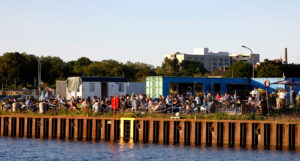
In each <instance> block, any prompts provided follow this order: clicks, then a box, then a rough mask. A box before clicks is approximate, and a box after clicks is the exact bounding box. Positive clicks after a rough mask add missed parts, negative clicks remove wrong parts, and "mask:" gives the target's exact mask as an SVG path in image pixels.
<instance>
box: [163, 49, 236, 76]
mask: <svg viewBox="0 0 300 161" xmlns="http://www.w3.org/2000/svg"><path fill="white" fill-rule="evenodd" d="M164 58H169V59H175V58H177V59H178V61H179V63H180V62H182V61H183V60H194V61H198V62H201V63H202V64H203V66H204V67H205V68H206V70H208V71H210V72H211V71H213V70H214V69H217V68H219V67H228V66H230V65H231V62H230V57H229V52H217V53H214V52H209V49H208V48H195V49H194V50H193V53H192V54H185V53H180V52H176V53H173V54H169V55H165V56H164Z"/></svg>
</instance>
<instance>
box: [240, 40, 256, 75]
mask: <svg viewBox="0 0 300 161" xmlns="http://www.w3.org/2000/svg"><path fill="white" fill-rule="evenodd" d="M242 47H243V48H246V49H248V50H250V52H251V58H252V78H254V65H255V64H254V55H253V51H252V50H251V49H250V48H248V47H247V46H245V45H243V46H242Z"/></svg>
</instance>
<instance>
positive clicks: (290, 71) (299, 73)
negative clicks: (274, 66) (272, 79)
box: [280, 64, 300, 77]
mask: <svg viewBox="0 0 300 161" xmlns="http://www.w3.org/2000/svg"><path fill="white" fill-rule="evenodd" d="M280 69H281V70H282V71H283V73H284V75H285V76H286V77H300V65H296V64H282V65H281V68H280Z"/></svg>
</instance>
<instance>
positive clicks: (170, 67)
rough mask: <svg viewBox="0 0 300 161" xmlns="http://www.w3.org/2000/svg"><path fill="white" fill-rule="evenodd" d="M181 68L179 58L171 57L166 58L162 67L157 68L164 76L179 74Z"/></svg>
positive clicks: (158, 72) (159, 73)
mask: <svg viewBox="0 0 300 161" xmlns="http://www.w3.org/2000/svg"><path fill="white" fill-rule="evenodd" d="M179 70H180V65H179V63H178V59H177V58H175V59H169V58H165V60H164V62H163V63H162V65H161V67H159V68H157V69H156V72H157V74H158V75H164V76H178V75H179Z"/></svg>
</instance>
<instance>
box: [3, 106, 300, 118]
mask: <svg viewBox="0 0 300 161" xmlns="http://www.w3.org/2000/svg"><path fill="white" fill-rule="evenodd" d="M16 114H18V115H32V116H80V117H114V118H120V117H129V118H160V119H169V118H170V117H171V116H172V114H163V113H145V112H136V113H133V112H121V111H116V112H115V114H113V112H106V113H94V112H92V111H91V110H81V111H70V110H67V109H61V110H55V111H47V112H46V113H44V114H39V113H38V112H30V111H17V112H10V111H4V110H0V115H16ZM180 117H181V118H182V119H209V120H270V121H271V120H272V121H297V122H300V105H299V104H298V105H297V106H296V108H293V109H290V108H283V109H281V110H276V111H275V110H271V111H270V115H269V116H262V115H254V116H253V115H252V114H242V115H232V114H231V115H230V114H226V113H213V114H181V115H180Z"/></svg>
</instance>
